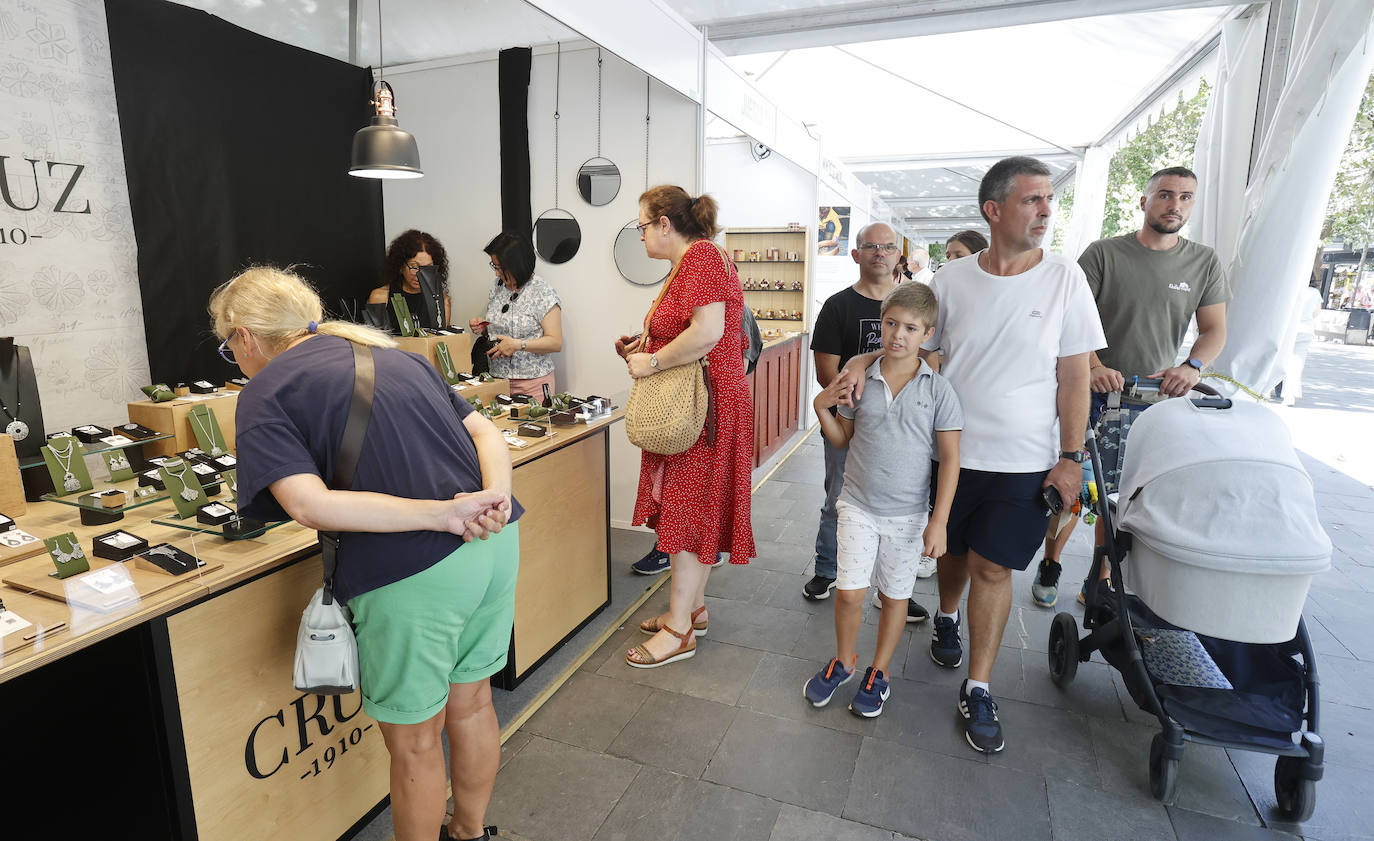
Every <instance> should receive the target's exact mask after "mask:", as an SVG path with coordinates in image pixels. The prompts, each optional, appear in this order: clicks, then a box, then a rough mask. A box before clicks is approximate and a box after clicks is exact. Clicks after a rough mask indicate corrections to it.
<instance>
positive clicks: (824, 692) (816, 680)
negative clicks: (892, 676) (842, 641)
mask: <svg viewBox="0 0 1374 841" xmlns="http://www.w3.org/2000/svg"><path fill="white" fill-rule="evenodd" d="M853 677H854V672H853V671H851V670H849V669H846V668H845V667H844V664H843V663H841V662H840V658H838V657H831V658H830V662H829V663H826V664H825V668H824V669H821V670H820V671H819V672H816V673H815V674H814V675H812V676H811V679H810V680H808V681H807V682H806V685H805V686H803V687H802V694H803V695H805V696H806V700H808V701H810V702H811V706H813V707H816V708H817V709H819V708H821V707H823V706H825V705H826V704H828V703H830V699H831V698H833V697H834V696H835V690H837V689H839V688H840V687H841V686H844V685H845V684H846V683H849V681H850V680H851V679H852V678H853ZM884 685H886V681H884Z"/></svg>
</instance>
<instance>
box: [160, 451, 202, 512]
mask: <svg viewBox="0 0 1374 841" xmlns="http://www.w3.org/2000/svg"><path fill="white" fill-rule="evenodd" d="M162 469H163V470H165V471H167V478H168V479H176V480H177V481H178V482H180V483H181V498H182V499H184V500H186V501H187V502H195V501H196V500H197V499H200V492H199V491H194V490H191V488H189V487H187V485H186V469H187V468H186V462H184V461H183V462H182V463H181V470H179V471H175V472H174V471H173V470H172V468H171V466H170V465H166V464H164V465H163V466H162ZM168 490H171V488H168Z"/></svg>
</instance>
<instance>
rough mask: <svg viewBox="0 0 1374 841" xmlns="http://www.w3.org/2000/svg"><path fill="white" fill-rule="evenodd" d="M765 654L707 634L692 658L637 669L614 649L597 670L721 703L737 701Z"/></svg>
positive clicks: (613, 676) (622, 678) (599, 672)
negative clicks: (716, 640)
mask: <svg viewBox="0 0 1374 841" xmlns="http://www.w3.org/2000/svg"><path fill="white" fill-rule="evenodd" d="M763 654H764V652H762V651H759V650H757V649H752V648H743V647H741V646H738V645H724V644H721V643H717V642H713V641H712V640H711V639H710V638H709V637H708V638H706V639H704V640H702V641H701V642H700V643H698V644H697V653H696V656H695V657H693V658H691V659H690V660H684V661H681V662H677V663H671V664H669V665H667V666H662V667H659V668H657V669H636V668H633V667H631V666H630V665H629V664H628V663H626V662H625V652H624V651H614V652H612V653H611V655H610V657H608V658H607V660H606V661H605V662H604V663H603V664H602V665H601V667H600V668H599V669H597V672H596V673H597V674H599V675H605V676H606V677H612V678H615V679H617V680H626V681H630V682H631V683H638V684H641V685H643V686H652V687H654V688H655V689H662V690H665V691H667V692H678V693H681V694H683V695H691V696H692V697H694V698H703V699H705V700H707V701H715V702H716V703H719V704H734V703H735V702H736V701H738V700H739V696H740V693H742V692H743V691H744V687H745V685H746V684H748V683H749V678H750V677H751V676H753V674H754V669H755V668H756V667H757V666H758V664H759V660H761V659H763Z"/></svg>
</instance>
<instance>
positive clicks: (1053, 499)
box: [1040, 485, 1064, 514]
mask: <svg viewBox="0 0 1374 841" xmlns="http://www.w3.org/2000/svg"><path fill="white" fill-rule="evenodd" d="M1040 501H1041V502H1043V503H1044V504H1045V508H1046V509H1048V510H1049V512H1050V513H1051V514H1058V513H1060V512H1061V511H1063V510H1064V498H1063V497H1061V496H1060V495H1059V489H1058V488H1056V487H1055V486H1054V485H1050V486H1048V487H1045V488H1041V489H1040Z"/></svg>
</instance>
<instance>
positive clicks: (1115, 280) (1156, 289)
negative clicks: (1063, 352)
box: [1078, 233, 1231, 377]
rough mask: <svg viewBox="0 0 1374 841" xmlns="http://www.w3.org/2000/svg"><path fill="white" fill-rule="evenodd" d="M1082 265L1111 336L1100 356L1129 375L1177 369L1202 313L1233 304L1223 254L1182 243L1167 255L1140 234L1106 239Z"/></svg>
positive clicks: (1086, 253)
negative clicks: (1203, 309) (1192, 323)
mask: <svg viewBox="0 0 1374 841" xmlns="http://www.w3.org/2000/svg"><path fill="white" fill-rule="evenodd" d="M1078 265H1079V266H1081V267H1082V268H1083V272H1084V273H1085V274H1086V275H1087V276H1088V288H1090V289H1091V290H1092V293H1093V298H1095V299H1096V300H1097V312H1098V314H1099V315H1100V316H1101V317H1102V330H1103V332H1105V333H1106V334H1107V348H1106V349H1105V350H1099V351H1098V352H1097V357H1098V359H1101V360H1102V364H1103V365H1106V366H1107V367H1109V368H1115V369H1116V370H1118V371H1120V372H1121V373H1122V374H1124V375H1125V376H1127V377H1129V376H1132V375H1140V376H1146V375H1149V374H1153V373H1154V372H1156V371H1159V370H1162V369H1164V368H1170V367H1172V366H1173V364H1174V359H1175V357H1177V355H1178V346H1179V344H1180V343H1182V341H1183V336H1184V334H1185V333H1186V332H1187V331H1188V322H1189V321H1190V320H1191V319H1192V317H1193V313H1195V312H1197V309H1198V307H1206V306H1211V305H1212V304H1219V303H1222V302H1223V301H1227V300H1230V298H1231V290H1230V288H1229V287H1228V286H1227V283H1226V276H1225V274H1224V273H1223V272H1222V270H1221V261H1220V260H1218V259H1217V255H1216V252H1214V251H1212V249H1210V248H1208V247H1207V246H1205V245H1199V244H1197V243H1195V242H1191V241H1189V240H1186V239H1182V238H1180V239H1179V241H1178V245H1176V246H1174V247H1173V248H1172V249H1170V250H1168V251H1151V250H1150V249H1148V248H1146V247H1145V246H1143V245H1141V244H1140V241H1139V240H1137V239H1136V238H1135V234H1134V233H1129V234H1126V235H1124V236H1119V237H1112V238H1110V239H1100V240H1098V241H1097V242H1094V243H1093V244H1092V245H1089V246H1088V248H1087V250H1085V251H1084V252H1083V256H1081V257H1079V258H1078Z"/></svg>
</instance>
